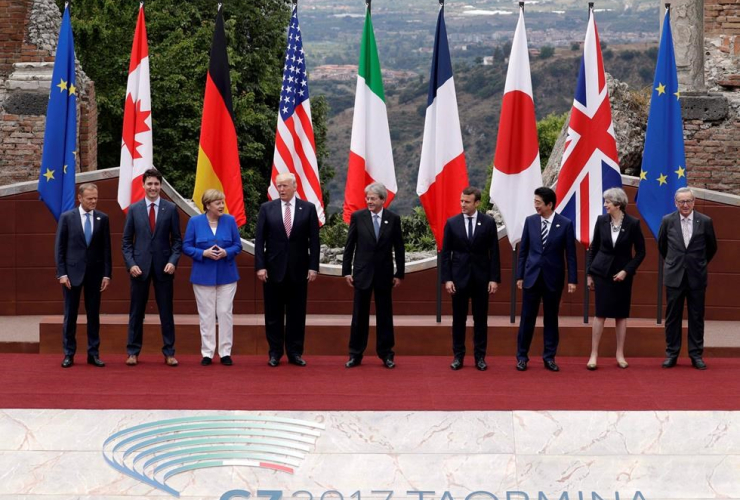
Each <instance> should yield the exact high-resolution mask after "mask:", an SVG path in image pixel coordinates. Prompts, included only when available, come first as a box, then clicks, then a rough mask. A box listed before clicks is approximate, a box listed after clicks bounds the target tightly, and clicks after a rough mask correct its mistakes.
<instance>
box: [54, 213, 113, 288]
mask: <svg viewBox="0 0 740 500" xmlns="http://www.w3.org/2000/svg"><path fill="white" fill-rule="evenodd" d="M92 218H93V233H92V240H90V246H87V243H86V242H85V230H84V228H83V227H82V220H81V218H80V212H79V208H78V207H75V208H73V209H72V210H68V211H66V212H64V213H63V214H62V215H61V216H60V217H59V223H58V224H57V235H56V241H55V243H54V251H55V254H56V264H57V278H61V277H62V276H67V277H68V278H69V281H70V283H71V284H72V286H80V285H81V284H82V282H83V281H84V280H85V275H88V276H91V277H92V278H93V279H95V280H96V281H97V280H98V279H99V280H100V281H101V282H102V281H103V278H105V277H107V278H111V277H112V276H111V273H112V272H113V266H112V265H111V250H110V223H109V221H108V216H107V215H106V214H104V213H103V212H100V211H98V210H93V212H92Z"/></svg>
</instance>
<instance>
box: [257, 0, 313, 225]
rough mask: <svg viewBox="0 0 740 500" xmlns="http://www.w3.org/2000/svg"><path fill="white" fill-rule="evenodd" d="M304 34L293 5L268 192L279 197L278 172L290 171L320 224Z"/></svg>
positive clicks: (272, 197) (300, 193)
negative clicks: (276, 182) (313, 206)
mask: <svg viewBox="0 0 740 500" xmlns="http://www.w3.org/2000/svg"><path fill="white" fill-rule="evenodd" d="M302 38H303V37H302V36H301V28H300V26H299V25H298V7H297V6H294V7H293V14H292V16H291V20H290V25H289V26H288V46H287V48H286V50H285V65H284V66H283V84H282V89H281V91H280V109H279V110H278V120H277V130H276V131H275V155H274V156H273V160H272V175H271V177H272V178H271V180H270V187H269V188H268V190H267V196H268V197H269V198H270V199H271V200H275V199H277V198H279V195H278V192H277V189H276V187H275V178H276V177H277V176H278V174H283V173H288V172H290V173H293V174H295V177H296V184H297V187H298V189H297V191H296V194H297V195H298V197H299V198H301V199H302V200H306V201H310V202H311V203H313V204H314V205H316V213H317V214H318V216H319V224H320V225H323V224H324V222H325V216H324V201H323V198H322V196H321V184H320V182H319V166H318V163H317V161H316V145H315V142H314V136H313V125H312V123H311V103H310V101H309V99H308V76H307V74H306V54H305V52H304V50H303V39H302Z"/></svg>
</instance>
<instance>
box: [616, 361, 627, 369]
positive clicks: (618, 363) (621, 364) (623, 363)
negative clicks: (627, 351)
mask: <svg viewBox="0 0 740 500" xmlns="http://www.w3.org/2000/svg"><path fill="white" fill-rule="evenodd" d="M617 366H618V367H620V368H621V369H622V370H625V369H627V368H629V366H630V364H629V363H627V362H626V361H617Z"/></svg>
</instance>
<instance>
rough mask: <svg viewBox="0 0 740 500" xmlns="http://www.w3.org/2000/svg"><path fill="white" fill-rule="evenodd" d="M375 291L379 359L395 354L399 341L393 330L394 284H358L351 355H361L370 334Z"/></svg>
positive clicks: (350, 336)
mask: <svg viewBox="0 0 740 500" xmlns="http://www.w3.org/2000/svg"><path fill="white" fill-rule="evenodd" d="M373 295H375V352H376V353H377V354H378V357H379V358H380V359H383V360H385V359H387V358H391V359H392V358H393V356H394V355H395V353H394V352H393V346H394V345H395V344H396V341H395V337H394V334H393V299H392V297H393V288H392V287H388V286H382V287H381V286H373V287H371V288H368V289H365V290H362V289H359V288H355V298H354V304H353V307H352V325H351V326H350V334H349V355H350V357H351V358H358V359H362V355H363V353H364V352H365V349H366V348H367V338H368V336H369V335H370V299H371V298H372V296H373Z"/></svg>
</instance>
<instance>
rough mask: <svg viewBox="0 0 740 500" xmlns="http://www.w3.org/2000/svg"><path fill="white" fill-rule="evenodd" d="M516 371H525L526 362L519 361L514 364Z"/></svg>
mask: <svg viewBox="0 0 740 500" xmlns="http://www.w3.org/2000/svg"><path fill="white" fill-rule="evenodd" d="M516 369H517V370H518V371H520V372H525V371H527V362H526V361H524V360H523V359H520V360H519V361H517V362H516Z"/></svg>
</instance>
